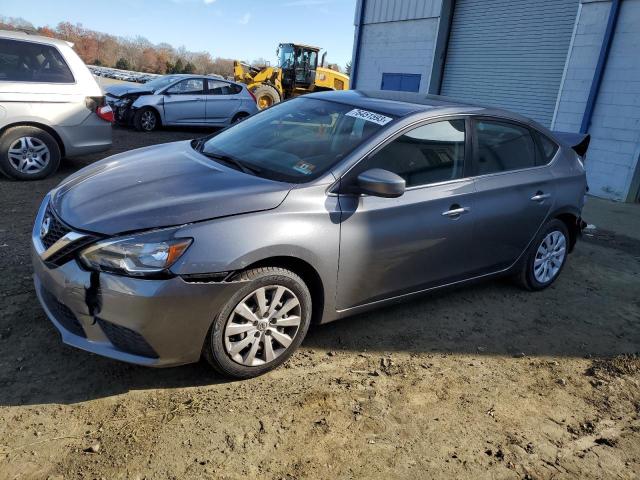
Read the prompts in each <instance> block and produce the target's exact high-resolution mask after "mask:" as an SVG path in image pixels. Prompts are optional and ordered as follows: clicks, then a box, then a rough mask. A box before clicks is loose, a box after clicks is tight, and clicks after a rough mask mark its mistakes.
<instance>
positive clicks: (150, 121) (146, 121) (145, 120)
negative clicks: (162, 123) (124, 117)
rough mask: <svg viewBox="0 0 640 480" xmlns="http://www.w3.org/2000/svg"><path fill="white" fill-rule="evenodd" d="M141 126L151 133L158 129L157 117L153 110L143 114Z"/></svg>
mask: <svg viewBox="0 0 640 480" xmlns="http://www.w3.org/2000/svg"><path fill="white" fill-rule="evenodd" d="M140 124H141V125H142V129H143V130H145V131H147V132H150V131H151V130H153V129H154V128H156V115H155V113H153V112H152V111H151V110H145V111H144V112H142V117H141V118H140Z"/></svg>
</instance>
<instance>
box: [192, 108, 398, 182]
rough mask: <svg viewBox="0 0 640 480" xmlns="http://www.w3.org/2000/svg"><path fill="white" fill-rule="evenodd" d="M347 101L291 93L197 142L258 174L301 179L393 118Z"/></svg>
mask: <svg viewBox="0 0 640 480" xmlns="http://www.w3.org/2000/svg"><path fill="white" fill-rule="evenodd" d="M392 120H393V119H392V118H391V117H389V116H385V115H380V114H378V113H376V112H369V111H366V110H361V109H357V108H354V107H352V106H350V105H344V104H341V103H335V102H330V101H325V100H317V99H311V98H302V97H301V98H295V99H293V100H289V101H287V102H284V103H281V104H278V105H276V106H274V107H272V108H269V109H267V110H264V111H262V112H260V113H258V114H256V115H254V116H252V117H249V118H248V119H247V120H244V121H243V122H241V123H239V124H237V125H234V126H233V127H231V128H229V129H227V130H223V131H221V132H220V133H219V134H218V135H216V136H214V137H212V138H210V139H209V140H207V141H206V142H205V143H204V144H203V145H202V147H201V151H202V153H204V154H208V155H210V156H213V157H214V158H215V157H216V156H217V157H231V158H233V160H235V161H236V162H241V163H242V164H244V165H246V166H247V167H248V168H249V169H251V170H252V171H253V172H255V174H256V175H259V176H263V177H266V178H270V179H273V180H281V181H286V182H294V183H303V182H308V181H310V180H313V179H314V178H317V177H319V176H320V175H321V174H323V173H324V172H326V171H327V170H328V169H330V168H331V167H332V166H333V165H335V164H336V163H337V162H338V161H340V160H341V159H342V158H344V157H345V156H346V155H347V154H349V153H350V152H351V151H352V150H354V149H355V148H356V147H357V146H358V145H360V144H361V143H362V142H363V141H364V140H366V139H367V138H369V137H370V136H372V135H373V134H374V133H376V132H378V131H379V130H380V129H382V128H383V125H386V124H387V123H389V122H391V121H392Z"/></svg>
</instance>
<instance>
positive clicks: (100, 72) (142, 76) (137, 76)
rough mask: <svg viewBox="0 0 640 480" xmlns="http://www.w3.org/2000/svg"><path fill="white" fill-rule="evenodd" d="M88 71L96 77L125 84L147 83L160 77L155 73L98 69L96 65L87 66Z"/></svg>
mask: <svg viewBox="0 0 640 480" xmlns="http://www.w3.org/2000/svg"><path fill="white" fill-rule="evenodd" d="M87 68H89V71H90V72H91V73H93V74H94V75H95V76H97V77H105V78H113V79H115V80H122V81H125V82H136V83H147V82H149V81H151V80H154V79H156V78H158V77H159V76H160V75H157V74H155V73H142V72H132V71H128V70H119V69H117V68H109V67H99V66H96V65H87Z"/></svg>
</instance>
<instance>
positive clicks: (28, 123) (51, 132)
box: [0, 121, 66, 158]
mask: <svg viewBox="0 0 640 480" xmlns="http://www.w3.org/2000/svg"><path fill="white" fill-rule="evenodd" d="M15 127H34V128H39V129H40V130H44V131H45V132H47V133H48V134H49V135H51V136H52V137H53V138H54V139H55V141H56V143H57V144H58V148H60V156H61V157H62V158H64V156H65V155H66V149H65V147H64V142H63V141H62V137H60V135H59V134H58V132H56V130H55V129H54V128H52V127H50V126H49V125H46V124H44V123H40V122H35V121H18V122H14V123H10V124H8V125H5V126H4V127H2V128H0V136H2V135H4V133H5V132H6V131H7V130H9V129H10V128H15Z"/></svg>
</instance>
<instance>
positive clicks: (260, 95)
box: [253, 85, 282, 110]
mask: <svg viewBox="0 0 640 480" xmlns="http://www.w3.org/2000/svg"><path fill="white" fill-rule="evenodd" d="M253 94H254V95H255V97H256V104H257V105H258V109H260V110H264V109H265V108H269V107H270V106H272V105H275V104H276V103H280V102H281V100H282V99H281V98H280V94H279V93H278V91H277V90H276V89H275V88H273V87H272V86H271V85H260V86H258V87H256V88H255V89H254V90H253Z"/></svg>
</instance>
